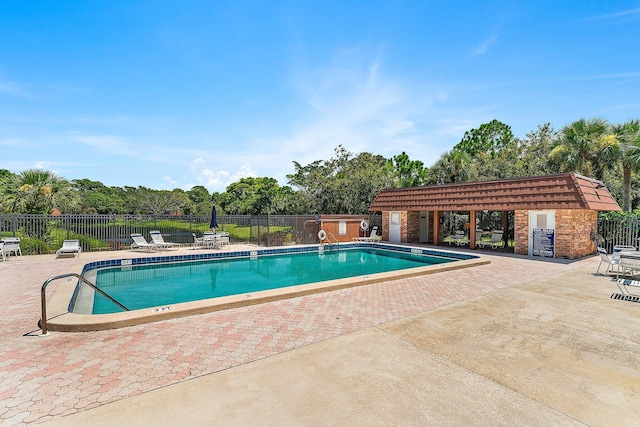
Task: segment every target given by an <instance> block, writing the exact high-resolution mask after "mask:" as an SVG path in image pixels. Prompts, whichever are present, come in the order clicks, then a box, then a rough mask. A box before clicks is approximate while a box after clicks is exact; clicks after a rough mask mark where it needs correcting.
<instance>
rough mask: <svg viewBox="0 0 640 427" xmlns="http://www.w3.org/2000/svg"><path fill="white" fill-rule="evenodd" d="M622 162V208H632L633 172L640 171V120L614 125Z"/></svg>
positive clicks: (628, 209)
mask: <svg viewBox="0 0 640 427" xmlns="http://www.w3.org/2000/svg"><path fill="white" fill-rule="evenodd" d="M614 134H615V137H616V139H617V141H618V145H619V150H620V153H621V155H620V160H621V162H622V209H623V210H624V211H630V210H631V203H630V200H631V173H632V172H638V171H640V120H629V121H628V122H626V123H624V124H622V125H618V126H614Z"/></svg>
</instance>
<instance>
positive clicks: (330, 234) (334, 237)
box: [327, 232, 340, 249]
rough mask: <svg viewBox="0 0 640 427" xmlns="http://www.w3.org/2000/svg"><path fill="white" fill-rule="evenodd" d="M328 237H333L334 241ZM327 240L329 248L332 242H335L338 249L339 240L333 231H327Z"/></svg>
mask: <svg viewBox="0 0 640 427" xmlns="http://www.w3.org/2000/svg"><path fill="white" fill-rule="evenodd" d="M329 237H333V240H335V242H331V239H330V238H329ZM327 240H328V241H329V248H332V247H333V243H335V244H336V245H337V246H338V249H340V240H338V238H337V237H336V236H335V235H334V234H333V233H331V232H329V233H327Z"/></svg>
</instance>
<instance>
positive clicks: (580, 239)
mask: <svg viewBox="0 0 640 427" xmlns="http://www.w3.org/2000/svg"><path fill="white" fill-rule="evenodd" d="M369 210H370V211H372V212H381V213H382V238H383V240H385V241H389V242H397V243H430V244H433V245H443V244H445V245H447V244H449V245H451V244H456V245H458V246H461V245H465V246H467V247H469V248H471V249H476V248H477V247H478V246H481V247H485V248H487V247H490V248H495V249H498V250H500V248H502V250H508V251H512V252H514V253H516V254H521V255H535V256H543V257H555V258H566V259H575V258H580V257H583V256H587V255H590V254H593V253H595V249H596V247H595V243H594V239H595V236H596V232H597V222H598V212H602V211H619V210H620V206H619V205H618V203H617V202H616V201H615V199H614V198H613V197H612V196H611V194H610V193H609V190H608V189H607V188H606V186H605V185H604V184H603V183H602V182H600V181H597V180H595V179H591V178H588V177H585V176H582V175H580V174H577V173H574V172H570V173H562V174H556V175H547V176H536V177H527V178H513V179H501V180H492V181H480V182H469V183H459V184H444V185H432V186H424V187H412V188H396V189H386V190H382V191H380V192H379V193H378V195H377V196H376V198H375V199H374V201H373V203H372V204H371V206H370V208H369ZM489 236H493V237H495V236H499V237H498V239H497V240H500V239H502V240H503V243H501V242H495V241H494V240H495V239H490V237H489Z"/></svg>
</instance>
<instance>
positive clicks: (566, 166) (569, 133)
mask: <svg viewBox="0 0 640 427" xmlns="http://www.w3.org/2000/svg"><path fill="white" fill-rule="evenodd" d="M608 132H609V124H608V123H607V121H606V120H604V119H599V118H596V119H591V120H586V119H580V120H577V121H575V122H573V123H571V124H569V125H567V126H565V127H564V128H562V130H561V131H560V134H559V139H558V140H557V141H556V142H555V143H554V144H553V146H552V149H551V152H550V153H549V158H550V159H551V161H552V162H553V163H554V164H555V165H556V166H557V167H558V168H559V170H560V171H561V172H578V173H580V174H582V175H585V176H592V177H594V178H596V179H599V180H602V179H603V173H604V171H605V169H606V166H605V165H607V164H610V163H611V161H612V159H613V158H615V154H614V153H613V150H614V148H613V144H611V143H610V142H611V141H604V142H603V137H606V136H607V135H608Z"/></svg>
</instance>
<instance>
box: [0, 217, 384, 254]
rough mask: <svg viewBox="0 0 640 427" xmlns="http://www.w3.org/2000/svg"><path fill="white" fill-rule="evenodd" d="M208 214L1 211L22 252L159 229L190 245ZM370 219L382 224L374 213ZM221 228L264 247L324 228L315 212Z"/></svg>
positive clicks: (237, 221) (233, 220)
mask: <svg viewBox="0 0 640 427" xmlns="http://www.w3.org/2000/svg"><path fill="white" fill-rule="evenodd" d="M209 221H210V217H209V216H169V215H166V216H165V215H29V214H24V215H23V214H0V238H4V237H19V238H20V247H21V250H22V253H23V254H46V253H52V252H55V251H56V250H57V249H59V248H60V247H61V246H62V242H63V241H64V240H65V239H78V240H80V244H81V246H82V250H83V251H100V250H120V249H128V248H129V246H130V245H131V243H132V239H131V233H141V234H142V235H143V236H144V237H145V238H146V239H147V240H149V238H150V236H149V232H150V231H151V230H159V231H160V232H161V233H162V234H163V237H164V238H165V240H166V241H170V242H174V243H180V244H182V245H189V244H191V243H192V242H193V235H194V234H196V235H197V236H200V235H201V234H202V233H203V232H205V231H209V230H210V227H209ZM369 223H370V224H371V225H372V226H373V225H378V226H380V225H381V223H382V219H381V217H380V216H379V215H372V216H371V217H370V221H369ZM218 230H219V231H225V232H227V233H229V238H230V241H231V243H251V244H256V245H263V246H282V245H287V244H302V243H315V242H316V241H317V240H316V235H317V233H318V231H319V230H320V225H319V223H318V221H317V218H316V217H315V216H313V215H220V216H218Z"/></svg>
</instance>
